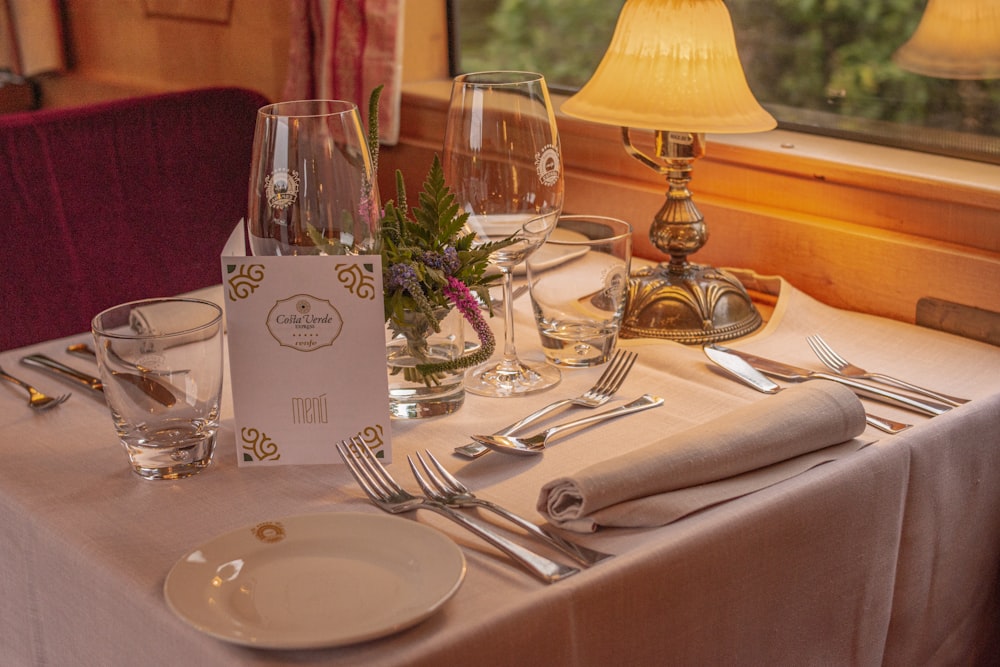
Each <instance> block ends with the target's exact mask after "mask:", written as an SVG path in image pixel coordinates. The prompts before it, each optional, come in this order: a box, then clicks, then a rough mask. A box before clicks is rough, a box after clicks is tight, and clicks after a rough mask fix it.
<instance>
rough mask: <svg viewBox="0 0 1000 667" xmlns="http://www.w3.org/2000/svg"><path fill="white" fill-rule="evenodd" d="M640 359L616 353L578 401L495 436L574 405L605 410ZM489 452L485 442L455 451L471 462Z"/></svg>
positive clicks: (565, 401) (536, 414) (567, 401)
mask: <svg viewBox="0 0 1000 667" xmlns="http://www.w3.org/2000/svg"><path fill="white" fill-rule="evenodd" d="M638 356H639V355H638V354H636V353H635V352H626V351H625V350H623V349H621V348H619V349H618V351H617V352H615V355H614V356H613V357H611V361H610V362H608V367H607V368H605V369H604V372H603V373H601V377H599V378H597V382H595V383H594V386H593V387H591V388H590V389H588V390H587V391H585V392H583V393H582V394H580V395H579V396H576V397H575V398H564V399H561V400H558V401H556V402H555V403H550V404H549V405H546V406H545V407H543V408H541V409H539V410H535V411H534V412H532V413H531V414H530V415H528V416H527V417H524V418H523V419H520V420H518V421H516V422H514V423H513V424H510V425H509V426H505V427H504V428H502V429H500V430H499V431H497V432H496V433H494V434H493V435H510V434H511V433H513V432H514V431H517V430H519V429H522V428H524V427H525V426H527V425H528V424H531V423H533V422H535V421H537V420H539V419H541V418H542V417H545V416H548V415H550V414H552V413H553V412H555V411H557V410H560V409H562V408H565V407H569V406H571V405H573V406H578V407H582V408H599V407H601V406H602V405H604V404H605V403H607V402H608V401H610V400H611V398H612V397H613V396H614V395H615V393H616V392H617V391H618V389H620V388H621V386H622V383H623V382H625V378H626V377H628V374H629V371H631V370H632V366H633V365H634V364H635V360H636V359H637V358H638ZM488 451H490V448H489V447H487V446H486V445H484V444H482V443H481V442H471V443H469V444H467V445H461V446H459V447H456V448H455V453H456V454H461V455H462V456H465V457H468V458H470V459H475V458H479V457H480V456H482V455H483V454H485V453H486V452H488Z"/></svg>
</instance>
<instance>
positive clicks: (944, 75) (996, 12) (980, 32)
mask: <svg viewBox="0 0 1000 667" xmlns="http://www.w3.org/2000/svg"><path fill="white" fill-rule="evenodd" d="M892 59H893V61H895V62H896V64H897V65H899V66H900V67H902V68H903V69H905V70H909V71H911V72H915V73H916V74H923V75H924V76H933V77H937V78H940V79H996V78H1000V0H930V1H929V2H928V3H927V8H926V9H925V10H924V15H923V17H922V18H921V19H920V23H919V25H917V29H916V30H915V31H914V33H913V36H912V37H910V39H909V41H907V42H906V43H905V44H903V46H901V47H900V48H899V50H898V51H896V53H895V54H893V56H892Z"/></svg>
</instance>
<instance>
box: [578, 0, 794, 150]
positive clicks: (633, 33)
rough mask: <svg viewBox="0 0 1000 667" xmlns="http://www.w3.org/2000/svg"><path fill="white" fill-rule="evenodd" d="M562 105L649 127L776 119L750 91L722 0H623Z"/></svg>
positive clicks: (758, 126) (723, 125)
mask: <svg viewBox="0 0 1000 667" xmlns="http://www.w3.org/2000/svg"><path fill="white" fill-rule="evenodd" d="M562 111H563V112H565V113H566V114H568V115H570V116H575V117H577V118H582V119H584V120H590V121H594V122H597V123H604V124H607V125H618V126H622V127H631V128H641V129H647V130H675V131H680V132H719V133H739V132H760V131H764V130H770V129H771V128H773V127H774V126H775V125H776V123H775V120H774V118H773V117H771V115H770V114H769V113H767V111H765V110H764V109H763V108H761V106H760V104H758V103H757V100H756V99H755V98H754V96H753V93H752V92H750V87H749V86H748V85H747V81H746V76H745V75H744V73H743V65H742V64H741V63H740V58H739V54H737V52H736V38H735V36H734V35H733V25H732V20H731V19H730V17H729V11H728V10H727V9H726V6H725V5H724V4H723V3H722V0H628V2H626V3H625V6H624V7H623V8H622V11H621V14H620V15H619V17H618V25H617V26H616V28H615V33H614V36H613V37H612V38H611V44H610V46H609V47H608V50H607V52H606V53H605V54H604V59H603V60H602V61H601V64H600V65H598V67H597V71H596V72H594V75H593V76H592V77H591V79H590V81H588V82H587V84H586V85H585V86H584V87H583V88H582V89H581V90H580V92H578V93H577V94H576V95H574V96H573V97H572V98H570V99H569V100H567V101H566V102H565V103H564V104H563V105H562Z"/></svg>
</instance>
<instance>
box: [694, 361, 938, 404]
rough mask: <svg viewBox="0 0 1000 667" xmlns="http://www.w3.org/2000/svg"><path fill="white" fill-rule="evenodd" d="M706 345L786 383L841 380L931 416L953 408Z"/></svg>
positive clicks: (863, 392) (863, 395)
mask: <svg viewBox="0 0 1000 667" xmlns="http://www.w3.org/2000/svg"><path fill="white" fill-rule="evenodd" d="M706 347H712V348H714V349H716V350H721V351H723V352H728V353H730V354H735V355H736V356H738V357H741V358H742V359H743V360H744V361H746V362H747V363H748V364H750V365H751V366H753V367H754V368H755V369H757V370H758V371H760V372H761V373H764V374H765V375H770V376H771V377H775V378H778V379H779V380H785V381H786V382H804V381H806V380H830V381H831V382H838V383H840V384H842V385H844V386H845V387H850V389H851V390H852V391H853V392H854V393H855V394H857V395H858V396H860V397H861V398H869V399H871V400H873V401H880V402H882V403H886V404H889V405H895V406H897V407H901V408H906V409H908V410H912V411H915V412H919V413H921V414H925V415H930V416H932V417H933V416H936V415H940V414H944V413H945V412H947V411H948V410H950V409H951V407H950V406H947V405H942V404H940V403H934V402H931V401H923V400H919V399H916V398H912V397H910V396H905V395H903V394H898V393H896V392H894V391H889V390H887V389H882V388H880V387H873V386H872V385H869V384H865V383H864V382H858V381H857V380H851V379H849V378H845V377H842V376H840V375H833V374H831V373H824V372H822V371H813V370H809V369H807V368H800V367H798V366H792V365H790V364H785V363H782V362H780V361H774V360H773V359H765V358H764V357H758V356H757V355H754V354H750V353H749V352H743V351H742V350H733V349H731V348H728V347H724V346H722V345H718V344H713V345H710V346H706Z"/></svg>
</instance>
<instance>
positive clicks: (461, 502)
mask: <svg viewBox="0 0 1000 667" xmlns="http://www.w3.org/2000/svg"><path fill="white" fill-rule="evenodd" d="M425 454H426V455H427V459H428V460H430V462H431V465H428V464H427V461H425V460H424V457H423V456H422V455H421V454H420V452H417V453H416V456H417V460H418V461H420V466H421V467H422V468H423V470H424V472H423V474H421V472H420V470H418V469H417V465H416V464H415V463H414V462H413V459H412V458H411V457H409V456H407V457H406V460H407V461H408V462H409V464H410V470H412V471H413V477H414V478H415V479H416V480H417V484H419V485H420V488H421V489H423V492H424V493H425V494H427V497H428V498H430V499H432V500H436V501H438V502H441V503H444V504H445V505H450V506H451V507H482V508H483V509H487V510H490V511H491V512H493V513H495V514H497V515H499V516H502V517H504V518H505V519H507V520H508V521H510V522H511V523H513V524H514V525H516V526H519V527H520V528H523V529H524V530H526V531H528V533H530V534H531V535H534V536H535V537H537V538H539V539H540V540H542V541H544V542H545V543H547V544H548V545H550V546H552V547H554V548H556V549H558V550H559V551H561V552H563V553H564V554H566V555H567V556H569V557H570V558H572V559H573V560H575V561H577V562H578V563H580V564H581V565H585V566H587V567H590V566H591V565H594V564H595V563H599V562H601V561H602V560H604V559H605V558H611V554H606V553H603V552H600V551H595V550H594V549H588V548H587V547H585V546H582V545H579V544H576V543H574V542H570V541H568V540H566V539H564V538H562V537H560V536H559V535H556V534H555V533H550V532H548V531H547V530H545V529H544V528H542V527H541V526H538V525H535V524H534V523H532V522H531V521H528V520H527V519H525V518H524V517H522V516H520V515H518V514H515V513H514V512H511V511H510V510H509V509H507V508H506V507H502V506H500V505H497V504H496V503H494V502H491V501H489V500H483V499H482V498H478V497H476V495H475V494H474V493H473V492H472V490H471V489H470V488H469V487H467V486H466V485H465V484H463V483H462V482H461V481H460V480H459V479H458V478H457V477H455V476H454V475H452V474H451V473H450V472H448V469H447V468H445V467H444V466H443V465H441V463H440V462H439V461H438V460H437V459H436V458H435V457H434V455H433V454H431V453H430V451H428V450H425ZM425 476H426V477H425Z"/></svg>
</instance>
